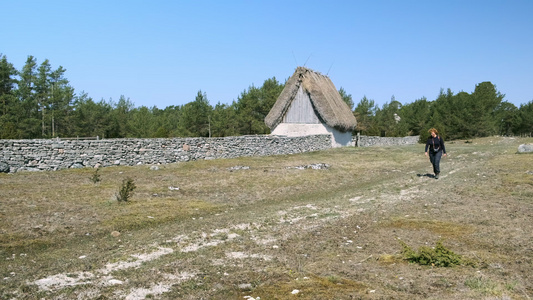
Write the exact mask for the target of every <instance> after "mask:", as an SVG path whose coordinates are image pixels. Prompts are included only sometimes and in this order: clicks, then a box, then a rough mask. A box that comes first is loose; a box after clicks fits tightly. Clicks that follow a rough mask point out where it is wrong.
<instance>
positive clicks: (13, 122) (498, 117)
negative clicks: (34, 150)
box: [0, 54, 533, 139]
mask: <svg viewBox="0 0 533 300" xmlns="http://www.w3.org/2000/svg"><path fill="white" fill-rule="evenodd" d="M65 73H66V69H64V68H63V67H62V66H60V67H58V68H57V69H52V67H51V64H50V62H49V61H48V60H47V59H45V60H44V61H43V62H42V63H40V64H39V63H38V62H37V59H36V58H35V57H33V56H28V58H27V60H26V62H25V64H24V66H23V67H22V69H21V70H17V69H16V68H14V66H13V64H12V63H10V62H9V61H8V59H7V57H6V56H5V55H2V54H0V138H1V139H34V138H55V137H60V138H67V137H97V136H98V137H99V138H134V137H135V138H169V137H224V136H236V135H254V134H268V133H269V132H270V130H269V128H268V127H266V125H265V123H264V119H265V116H266V115H267V114H268V112H269V111H270V109H271V107H272V106H273V105H274V103H275V102H276V99H277V98H278V96H279V94H280V93H281V91H282V90H283V87H284V84H285V83H280V82H279V81H278V80H277V79H276V78H275V77H272V78H269V79H266V80H265V81H264V82H263V85H262V86H260V87H255V86H253V85H252V86H250V87H248V89H245V90H244V91H243V92H241V94H240V95H238V97H237V100H236V101H235V100H234V101H233V102H232V103H231V104H223V103H220V102H219V103H217V104H216V105H215V106H212V105H211V104H210V102H209V100H208V98H207V94H206V93H205V92H202V91H201V90H200V91H198V93H197V95H196V97H195V99H194V100H193V101H191V102H188V103H186V104H184V105H177V106H174V105H173V106H168V107H166V108H157V107H156V106H153V107H146V106H140V107H135V105H134V103H133V102H132V101H130V99H129V98H126V97H125V96H120V98H119V99H118V101H113V100H111V99H110V100H108V101H106V100H104V99H101V100H96V101H95V100H93V99H92V98H91V97H90V96H89V95H88V94H87V93H85V92H80V93H76V92H75V90H74V87H72V86H71V85H70V83H69V81H68V79H67V78H66V76H65ZM339 93H340V95H341V97H342V98H343V99H344V101H345V102H346V103H347V104H348V106H349V107H350V109H352V111H353V113H354V115H355V117H356V118H357V122H358V125H357V128H356V129H355V132H357V133H360V134H363V135H375V136H391V137H393V136H408V135H421V136H423V137H425V136H426V135H427V130H428V129H429V128H431V127H435V128H437V129H439V131H440V133H441V135H442V136H444V137H445V138H446V139H468V138H474V137H485V136H491V135H505V136H515V135H522V136H523V135H528V136H531V134H532V132H533V100H531V101H530V102H528V103H526V104H521V105H520V107H516V106H515V105H514V104H512V103H510V102H508V101H505V100H504V96H505V95H504V94H502V93H500V92H499V91H498V90H497V89H496V86H495V85H494V84H492V83H491V82H481V83H479V84H477V85H476V87H475V90H474V92H472V93H466V92H462V91H461V92H458V93H453V92H452V91H451V90H450V89H448V90H446V91H445V90H441V91H440V93H439V95H438V97H437V99H435V100H427V99H426V98H421V99H417V100H414V101H413V102H411V103H405V104H402V103H400V102H399V101H396V99H395V98H394V96H392V97H391V100H390V101H389V102H387V103H385V104H383V106H381V107H379V106H378V105H376V104H375V101H374V100H372V99H368V98H367V97H366V96H365V97H363V99H361V100H360V101H359V102H358V103H357V104H355V103H354V101H353V99H352V96H351V95H350V94H349V93H348V92H347V91H345V90H344V89H343V88H342V87H341V88H340V89H339ZM355 132H354V133H355Z"/></svg>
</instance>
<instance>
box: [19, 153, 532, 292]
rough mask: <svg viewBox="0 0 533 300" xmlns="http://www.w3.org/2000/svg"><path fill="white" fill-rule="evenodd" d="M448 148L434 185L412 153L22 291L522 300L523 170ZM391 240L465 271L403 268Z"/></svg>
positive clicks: (527, 281) (526, 195)
mask: <svg viewBox="0 0 533 300" xmlns="http://www.w3.org/2000/svg"><path fill="white" fill-rule="evenodd" d="M448 148H449V150H448V151H449V152H450V154H451V155H450V156H449V157H447V158H444V159H443V161H442V165H441V168H442V173H441V177H440V179H438V180H436V179H433V178H432V177H430V176H427V172H428V171H429V170H430V169H431V166H430V165H429V162H427V161H426V158H425V157H423V154H416V155H420V157H415V158H412V159H411V160H409V161H407V162H406V163H404V164H400V165H398V166H395V167H394V168H392V169H390V170H387V171H386V174H385V173H383V172H382V173H380V174H368V176H370V177H375V180H376V182H379V183H378V184H374V185H371V186H366V187H365V188H357V187H356V186H355V187H352V188H350V189H347V190H346V192H344V193H343V192H339V193H337V194H335V195H334V196H331V197H329V196H327V195H325V196H324V197H323V198H315V199H310V200H306V199H305V198H304V199H295V200H292V201H282V202H276V203H273V204H271V205H269V204H268V203H261V204H254V205H248V206H241V207H234V208H233V209H230V210H228V211H226V212H224V213H220V214H215V215H212V216H209V217H205V218H202V219H195V220H192V222H193V223H194V224H196V225H194V224H192V225H191V224H187V225H183V226H182V227H180V231H179V232H176V234H175V235H174V236H172V237H171V238H168V235H164V236H165V237H164V239H160V240H158V239H157V238H154V240H151V241H150V242H149V243H147V244H145V245H138V246H137V248H139V249H144V250H143V251H140V252H139V253H135V254H132V255H131V254H130V255H128V256H127V257H124V258H123V259H121V260H119V261H115V260H110V261H102V262H101V263H100V264H99V265H96V266H92V267H91V268H90V270H82V269H80V270H77V271H69V272H68V273H58V274H50V275H49V276H47V277H45V278H39V279H37V280H35V281H32V282H29V284H35V285H36V286H37V287H38V291H39V292H40V293H44V294H48V295H57V299H61V298H62V297H63V296H61V295H71V296H72V295H76V297H77V298H79V299H85V298H97V297H99V296H101V295H102V293H103V292H102V291H104V293H105V294H106V295H113V297H116V298H122V299H145V298H157V299H178V298H182V299H223V298H224V297H230V298H236V299H244V298H246V299H259V298H260V299H285V298H286V299H291V297H298V298H299V299H320V298H323V299H530V298H531V297H532V296H531V295H532V293H533V284H532V282H533V275H532V273H533V272H531V270H533V262H532V258H533V242H532V241H533V225H532V224H533V222H531V220H532V219H531V218H532V217H533V203H532V201H531V195H533V193H532V190H533V188H532V183H533V179H531V177H527V176H526V177H524V176H523V175H522V174H523V173H525V172H527V171H528V170H532V171H533V163H532V162H531V160H524V159H523V157H521V158H520V159H516V156H514V155H515V154H513V153H512V152H510V150H509V149H508V148H506V147H504V146H501V147H498V148H496V149H495V150H492V151H471V150H472V147H469V145H457V146H454V145H450V146H448ZM480 149H482V150H483V149H486V148H485V147H481V148H480ZM476 150H477V149H476ZM504 161H507V162H508V164H507V165H506V163H504ZM509 174H511V175H512V176H507V175H509ZM527 180H530V181H529V182H528V181H527ZM353 184H354V185H357V182H354V183H353ZM162 230H165V229H164V228H162ZM156 231H157V230H156ZM154 235H155V236H157V232H154ZM398 239H401V240H402V241H404V242H405V243H406V244H407V245H409V246H411V247H412V248H414V249H417V248H418V247H421V246H428V247H433V246H435V243H436V242H437V241H439V240H442V241H443V243H444V245H445V246H447V247H448V248H449V249H451V250H452V251H454V252H456V253H458V254H461V255H463V256H464V257H467V258H468V259H470V260H472V261H474V262H475V264H474V266H468V265H463V266H456V267H453V268H437V267H432V266H420V265H416V264H408V263H406V262H405V261H402V260H401V259H400V258H399V257H398V254H399V253H400V251H401V246H400V243H399V242H398ZM79 259H80V260H82V259H84V258H83V257H81V256H80V257H79ZM147 274H149V275H147ZM52 298H53V299H55V298H54V297H51V299H52ZM67 298H68V297H67ZM102 299H103V298H102Z"/></svg>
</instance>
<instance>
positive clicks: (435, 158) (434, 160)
mask: <svg viewBox="0 0 533 300" xmlns="http://www.w3.org/2000/svg"><path fill="white" fill-rule="evenodd" d="M432 151H433V150H431V151H429V161H430V162H431V164H432V165H433V173H435V174H439V173H440V159H441V157H442V151H439V152H437V153H435V152H432Z"/></svg>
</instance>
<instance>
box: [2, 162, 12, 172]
mask: <svg viewBox="0 0 533 300" xmlns="http://www.w3.org/2000/svg"><path fill="white" fill-rule="evenodd" d="M10 169H11V168H10V167H9V165H8V164H7V163H6V162H3V161H0V173H9V170H10Z"/></svg>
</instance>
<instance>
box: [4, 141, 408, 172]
mask: <svg viewBox="0 0 533 300" xmlns="http://www.w3.org/2000/svg"><path fill="white" fill-rule="evenodd" d="M416 143H418V136H409V137H400V138H395V137H376V136H354V137H353V143H352V144H353V145H356V146H359V147H370V146H393V145H412V144H416ZM331 147H332V145H331V136H330V135H312V136H301V137H286V136H275V135H256V136H234V137H223V138H171V139H105V140H60V139H47V140H44V139H43V140H0V172H6V173H7V172H11V173H14V172H19V171H53V170H61V169H69V168H85V167H90V168H94V167H107V166H134V165H150V164H168V163H176V162H186V161H191V160H203V159H217V158H234V157H240V156H267V155H277V154H294V153H302V152H310V151H319V150H325V149H329V148H331Z"/></svg>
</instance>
